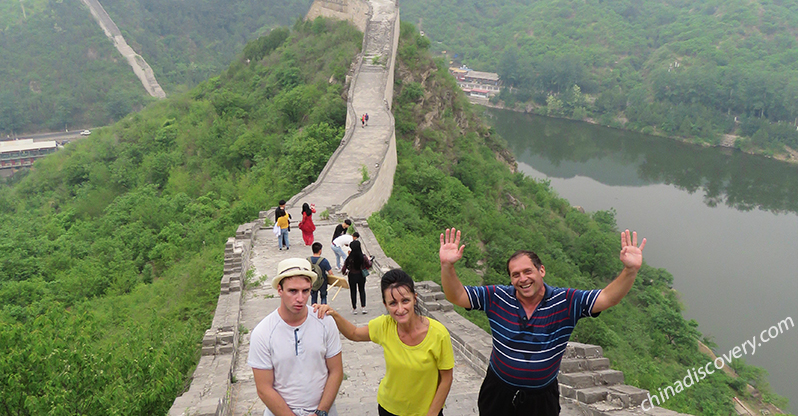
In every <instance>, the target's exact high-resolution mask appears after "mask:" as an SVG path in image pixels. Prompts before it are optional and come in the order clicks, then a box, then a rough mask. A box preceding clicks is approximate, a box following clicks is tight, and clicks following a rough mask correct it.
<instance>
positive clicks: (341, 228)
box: [330, 219, 352, 270]
mask: <svg viewBox="0 0 798 416" xmlns="http://www.w3.org/2000/svg"><path fill="white" fill-rule="evenodd" d="M351 225H352V220H348V219H347V220H344V222H342V223H341V224H338V225H337V226H336V227H335V231H333V236H332V240H331V241H332V245H331V246H330V248H331V249H332V251H333V253H335V267H336V268H337V269H338V270H341V261H342V260H344V259H346V253H345V252H344V250H343V249H342V248H341V247H336V246H335V239H336V238H338V237H340V236H341V234H346V230H347V228H349V227H350V226H351Z"/></svg>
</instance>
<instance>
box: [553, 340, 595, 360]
mask: <svg viewBox="0 0 798 416" xmlns="http://www.w3.org/2000/svg"><path fill="white" fill-rule="evenodd" d="M602 357H604V351H603V350H602V349H601V347H600V346H598V345H590V344H582V343H579V342H569V343H568V346H567V347H565V355H563V359H565V358H602Z"/></svg>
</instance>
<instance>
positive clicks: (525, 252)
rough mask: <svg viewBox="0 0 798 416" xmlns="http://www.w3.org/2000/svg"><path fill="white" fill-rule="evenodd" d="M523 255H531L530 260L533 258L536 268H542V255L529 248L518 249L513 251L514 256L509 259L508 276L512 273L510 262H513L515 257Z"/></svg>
mask: <svg viewBox="0 0 798 416" xmlns="http://www.w3.org/2000/svg"><path fill="white" fill-rule="evenodd" d="M521 256H527V257H529V260H532V264H533V265H534V266H535V268H536V269H538V270H540V266H542V265H543V262H542V261H540V257H538V255H537V254H535V252H534V251H529V250H518V251H516V252H515V253H513V255H512V256H510V258H509V259H507V275H508V276H509V275H510V262H511V261H513V260H515V259H517V258H519V257H521Z"/></svg>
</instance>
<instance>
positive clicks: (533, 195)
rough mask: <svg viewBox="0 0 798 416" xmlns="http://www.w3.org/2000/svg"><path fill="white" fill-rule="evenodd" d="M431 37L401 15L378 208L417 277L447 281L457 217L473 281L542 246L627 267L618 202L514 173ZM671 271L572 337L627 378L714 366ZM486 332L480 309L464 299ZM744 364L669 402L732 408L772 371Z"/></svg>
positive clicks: (606, 272) (573, 268) (581, 268)
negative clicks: (567, 194) (580, 205)
mask: <svg viewBox="0 0 798 416" xmlns="http://www.w3.org/2000/svg"><path fill="white" fill-rule="evenodd" d="M429 45H430V43H429V40H428V39H427V38H425V37H421V36H420V35H419V33H418V32H417V31H415V29H414V28H413V27H412V26H411V25H409V24H407V23H403V24H402V28H401V38H400V43H399V49H398V56H399V58H400V59H399V60H398V61H397V73H396V91H395V92H396V93H395V97H396V98H395V102H394V106H393V108H394V114H395V117H396V129H397V152H398V158H399V164H398V167H397V170H396V176H395V180H394V190H393V193H392V194H391V198H390V200H389V201H388V203H387V204H386V206H385V207H384V208H383V209H382V210H381V211H380V212H379V213H377V214H374V215H373V216H372V217H371V218H370V219H369V225H370V226H371V228H372V229H373V231H374V233H375V235H376V236H377V237H378V239H379V241H380V245H381V247H382V248H383V250H384V251H385V253H386V254H387V255H388V256H390V257H392V258H393V259H394V260H396V261H397V262H398V263H399V264H401V265H402V266H403V268H404V269H405V270H406V271H407V272H408V273H410V275H411V276H414V278H416V279H417V280H433V281H436V282H440V262H439V259H438V248H439V238H438V236H439V235H440V233H441V232H442V231H443V230H444V229H445V228H447V227H452V226H454V227H457V228H460V229H462V230H463V236H464V237H463V238H464V240H463V241H464V242H465V244H466V248H465V252H464V255H463V260H462V261H461V262H459V263H462V264H459V265H458V270H457V272H458V275H459V276H460V277H461V279H462V280H463V281H464V283H465V284H507V282H508V280H507V274H506V273H507V272H506V268H505V267H506V263H505V261H506V259H507V258H509V256H510V254H512V253H513V252H515V251H516V250H519V249H530V250H533V251H535V252H536V253H538V255H540V257H541V259H542V260H543V263H544V264H545V266H546V272H547V273H546V282H547V283H548V284H550V285H553V286H564V287H576V288H581V289H593V288H603V287H604V286H606V285H607V283H609V282H610V281H611V280H612V279H613V278H615V276H617V273H618V272H619V271H620V270H621V269H622V265H621V263H620V260H619V259H618V252H619V247H620V241H619V240H620V239H619V237H618V231H619V230H618V227H617V224H616V223H615V217H614V212H612V211H598V212H595V213H588V214H585V213H583V212H580V211H579V210H577V209H576V208H573V207H571V205H570V204H569V203H568V201H566V200H564V199H562V198H560V197H558V196H557V194H556V192H555V191H554V190H553V189H551V188H550V186H549V184H548V183H546V182H539V181H536V180H533V179H530V178H527V177H525V176H524V175H523V174H522V173H520V172H515V169H514V168H515V164H514V161H513V158H512V156H511V155H510V154H509V153H508V152H507V150H506V146H505V145H504V144H503V140H502V139H501V138H500V137H498V136H497V135H496V134H495V132H493V131H492V129H491V128H489V127H488V126H487V125H486V124H485V123H484V122H483V121H482V120H481V119H480V116H479V113H478V108H477V107H473V106H471V105H470V104H469V103H468V101H467V99H466V97H465V96H464V94H463V93H462V91H460V90H459V88H458V87H457V85H456V83H455V80H454V78H453V77H451V76H450V75H449V74H448V70H447V65H446V64H447V63H446V62H444V61H443V60H441V59H438V60H436V61H434V60H433V59H432V58H431V56H430V55H431V54H430V52H429V51H428V50H427V48H428V47H429ZM672 285H673V276H672V275H670V274H669V273H668V272H667V271H666V270H664V269H655V268H652V267H650V266H648V265H644V266H643V268H642V269H641V270H640V273H639V275H638V277H637V280H636V282H635V284H634V286H633V287H632V289H631V291H630V292H629V295H627V297H626V298H625V299H624V301H623V302H622V303H621V304H620V305H618V306H616V307H614V308H612V309H610V310H607V311H605V312H602V314H601V317H600V318H599V319H585V320H582V321H580V323H579V325H578V326H577V328H576V331H575V332H574V335H573V337H572V340H574V341H578V342H584V343H590V344H597V345H601V346H602V347H603V348H604V352H605V356H607V357H610V359H611V361H612V363H613V366H614V367H616V368H617V369H618V370H621V371H623V373H624V375H625V378H626V379H625V382H626V383H627V384H630V385H634V386H638V387H640V388H644V389H649V390H651V391H652V393H654V394H656V392H657V391H658V388H660V387H663V386H670V385H672V384H673V383H674V381H676V380H682V379H683V378H684V377H685V375H686V374H687V371H688V369H690V368H694V367H698V366H702V365H705V364H706V363H707V361H708V358H707V356H705V355H703V354H702V353H701V352H700V351H699V349H698V341H700V340H701V339H702V338H703V337H702V336H701V334H700V333H699V332H698V330H697V329H696V328H697V326H698V323H697V322H695V321H692V320H691V321H688V320H685V319H684V318H683V317H682V315H681V310H682V306H681V305H680V303H679V300H678V297H677V294H676V292H674V291H673V287H672ZM459 312H461V313H462V314H464V315H465V316H466V317H467V318H469V319H471V320H473V321H474V322H475V323H477V324H478V325H480V326H481V327H482V328H484V329H485V330H486V331H489V328H488V325H487V319H486V318H485V315H484V314H483V313H481V312H466V311H464V310H462V309H460V310H459ZM734 364H735V368H736V367H737V366H738V365H739V366H740V369H741V371H739V373H740V374H741V377H740V378H736V379H733V378H731V377H729V376H728V375H726V374H724V373H721V372H716V373H715V374H712V375H710V376H709V377H707V378H706V379H704V380H702V381H701V382H700V383H696V384H695V385H693V386H692V387H690V388H688V389H685V390H684V391H683V392H680V393H679V394H677V395H676V396H674V397H671V398H670V399H669V400H667V401H666V402H665V403H664V407H667V408H670V409H673V410H676V411H679V412H684V413H689V414H694V415H728V414H732V412H733V411H734V410H733V406H732V398H733V397H734V396H740V397H749V396H750V394H749V393H748V392H747V391H746V384H747V383H751V384H753V385H755V386H758V387H761V388H762V390H763V391H764V392H765V395H766V397H767V400H771V401H776V402H779V403H782V404H783V403H784V402H785V400H784V399H781V398H779V397H778V396H776V395H773V394H771V393H769V392H768V391H767V381H766V380H765V377H764V374H763V372H762V370H760V369H756V368H753V367H749V366H747V365H745V363H743V362H735V363H734Z"/></svg>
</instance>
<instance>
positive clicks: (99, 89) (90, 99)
mask: <svg viewBox="0 0 798 416" xmlns="http://www.w3.org/2000/svg"><path fill="white" fill-rule="evenodd" d="M0 7H2V14H0V18H2V24H3V27H2V30H0V134H2V137H3V138H5V137H6V135H12V136H13V135H14V134H21V133H25V132H32V131H40V130H47V131H64V130H65V129H69V130H70V131H71V130H78V129H80V128H84V127H90V126H102V125H106V124H108V123H110V122H112V121H113V120H118V119H119V118H121V117H122V116H124V115H126V114H127V113H129V112H130V111H131V110H133V109H141V107H142V106H143V105H144V104H145V103H147V102H149V99H148V96H147V95H146V94H147V93H146V91H145V90H144V87H142V86H141V83H140V82H139V80H138V78H136V76H135V75H134V74H133V71H132V70H131V69H130V66H129V65H128V64H127V62H126V61H125V59H124V58H123V57H122V56H121V55H120V54H119V52H117V51H116V49H115V48H114V46H113V45H112V44H111V42H110V41H109V40H108V38H107V37H106V36H105V34H104V33H103V31H102V29H100V27H99V26H98V25H97V23H96V22H95V21H94V19H93V18H92V17H91V14H90V13H89V10H88V9H87V8H86V7H85V6H83V4H82V3H81V2H80V0H66V1H57V0H47V1H36V2H27V1H26V2H19V1H11V0H0ZM21 7H25V14H24V16H27V17H23V13H22V8H21Z"/></svg>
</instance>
